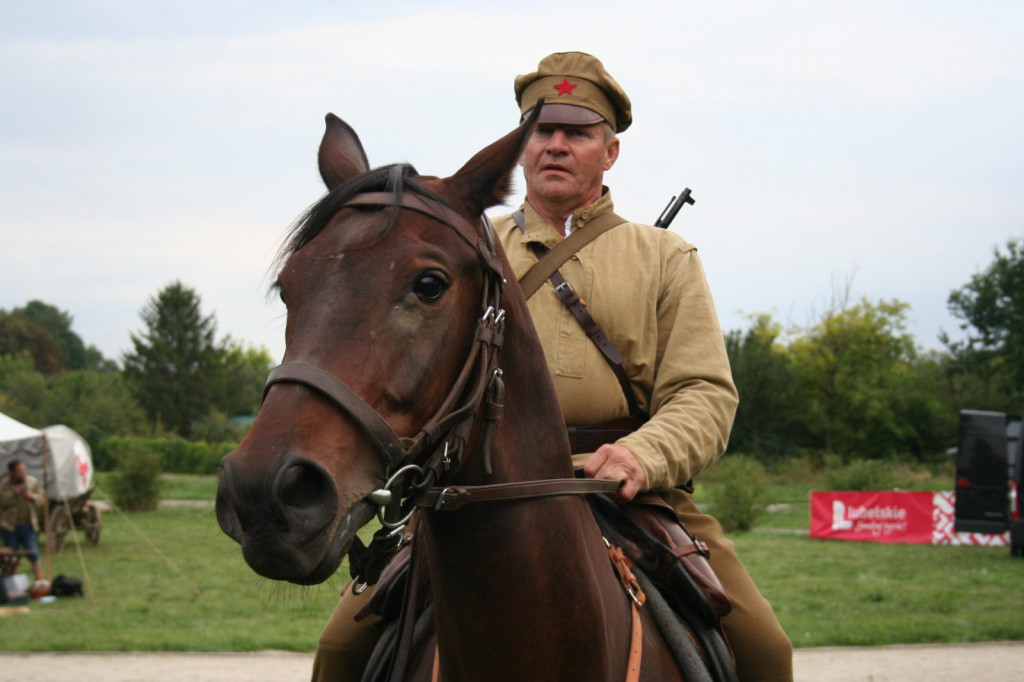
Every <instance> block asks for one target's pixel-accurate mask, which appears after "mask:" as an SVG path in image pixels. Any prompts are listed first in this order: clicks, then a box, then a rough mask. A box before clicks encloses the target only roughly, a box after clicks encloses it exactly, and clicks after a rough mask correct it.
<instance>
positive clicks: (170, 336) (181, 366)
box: [124, 282, 225, 436]
mask: <svg viewBox="0 0 1024 682" xmlns="http://www.w3.org/2000/svg"><path fill="white" fill-rule="evenodd" d="M141 315H142V320H143V322H144V323H145V325H146V329H145V331H143V332H141V333H140V334H132V335H131V339H132V345H133V346H134V350H133V351H132V352H130V353H128V354H126V355H125V356H124V376H125V379H127V380H128V383H129V385H130V386H131V387H132V391H133V393H134V394H135V397H136V398H137V399H138V401H139V403H140V404H141V405H142V408H143V409H144V410H145V411H146V414H147V415H148V416H149V419H150V420H151V421H152V422H154V423H155V424H157V425H159V426H161V427H163V428H167V429H169V430H171V431H173V432H174V433H177V434H178V435H181V436H188V434H189V428H190V427H191V425H192V422H193V421H194V420H196V419H198V418H199V417H201V416H202V415H204V414H206V412H207V411H208V410H209V408H210V405H211V404H212V403H213V402H214V399H215V391H216V390H217V387H219V386H220V381H221V373H222V368H223V361H224V352H225V351H224V348H223V347H222V346H221V345H219V344H217V342H216V340H215V338H214V335H215V332H216V323H215V322H214V319H213V316H212V315H209V316H204V315H203V314H202V311H201V309H200V301H199V296H198V295H197V294H196V293H195V291H193V290H192V289H189V288H188V287H186V286H184V285H183V284H182V283H181V282H174V283H173V284H170V285H168V286H167V287H165V288H163V289H161V290H160V292H159V293H157V295H156V296H155V297H154V298H153V299H151V300H150V302H149V304H148V305H147V306H146V307H145V308H143V310H142V313H141Z"/></svg>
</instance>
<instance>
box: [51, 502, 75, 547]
mask: <svg viewBox="0 0 1024 682" xmlns="http://www.w3.org/2000/svg"><path fill="white" fill-rule="evenodd" d="M69 530H71V520H70V519H69V518H68V510H67V509H66V508H65V507H64V505H63V504H60V505H57V506H56V507H54V508H53V511H52V512H51V513H50V534H51V535H52V536H53V538H52V541H51V547H52V548H53V553H54V554H60V553H61V552H63V551H64V541H65V539H66V538H67V534H68V531H69Z"/></svg>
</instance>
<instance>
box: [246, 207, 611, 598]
mask: <svg viewBox="0 0 1024 682" xmlns="http://www.w3.org/2000/svg"><path fill="white" fill-rule="evenodd" d="M359 207H378V208H383V207H399V208H403V209H408V210H413V211H417V212H418V213H421V214H423V215H426V216H429V217H430V218H433V219H434V220H437V221H439V222H441V223H442V224H444V225H447V226H448V227H450V228H451V229H452V230H454V231H455V233H456V235H458V236H459V238H461V239H462V240H463V241H464V242H466V243H467V244H469V245H470V246H471V247H472V248H473V249H474V250H475V251H476V253H477V256H478V257H479V261H480V264H481V268H482V270H483V273H484V278H483V286H482V292H481V310H482V311H483V312H482V314H481V316H480V318H479V319H478V321H477V328H476V332H475V334H474V341H473V345H472V347H471V349H470V351H469V355H468V356H467V358H466V361H465V363H464V365H463V367H462V370H461V371H460V372H459V375H458V377H457V378H456V380H455V383H454V384H453V385H452V388H451V390H450V391H449V392H448V395H447V397H446V398H445V399H444V400H443V401H442V403H441V406H440V407H439V408H438V410H437V412H436V413H435V414H434V416H433V417H431V418H430V419H428V420H427V421H426V422H425V423H424V424H423V425H422V426H421V427H420V429H419V431H418V432H417V433H416V434H415V435H413V436H411V437H401V436H399V435H398V434H397V433H396V432H395V431H394V429H393V428H391V426H390V425H389V424H388V423H387V421H386V420H385V419H384V417H383V416H381V415H380V413H379V412H377V411H376V410H375V409H374V408H373V407H372V406H371V405H369V404H368V403H367V402H366V401H365V400H363V399H362V398H361V397H360V396H359V395H358V394H357V393H356V392H355V391H353V390H352V389H351V388H349V387H348V386H347V385H346V384H345V383H344V382H342V381H341V380H340V379H338V378H337V377H335V376H333V375H332V374H330V373H329V372H327V371H325V370H323V369H321V368H319V367H316V366H315V365H311V364H307V363H303V362H286V363H283V364H281V365H278V366H277V367H275V368H274V369H273V370H272V371H271V372H270V376H269V377H268V378H267V382H266V385H265V387H264V394H263V395H264V399H266V396H267V394H268V393H269V391H270V389H271V388H273V387H274V386H276V385H278V384H282V383H292V384H300V385H302V386H305V387H307V388H309V389H312V390H314V391H316V392H317V393H319V394H320V395H322V396H324V397H326V398H327V399H328V400H330V401H331V402H332V403H333V404H334V405H335V406H337V407H338V408H340V409H341V410H342V411H343V412H345V413H346V414H347V415H348V416H349V417H351V418H352V419H353V420H354V421H355V422H356V423H358V424H359V425H360V427H362V429H363V430H364V431H365V432H366V433H367V434H368V435H369V437H370V440H371V442H372V443H373V447H374V450H375V451H376V453H377V455H378V456H379V457H380V459H381V461H382V462H383V463H384V469H385V478H386V480H387V482H386V483H385V485H384V487H383V488H381V489H379V490H376V491H374V492H373V493H371V494H370V495H369V496H368V498H367V499H368V500H369V501H371V502H373V503H374V504H377V505H378V507H379V512H378V515H379V518H380V521H381V523H382V524H383V526H384V527H383V528H382V529H381V530H380V531H378V532H377V534H376V535H375V536H374V540H373V543H371V546H370V549H369V550H367V549H365V548H361V549H356V550H354V551H355V552H356V553H359V552H375V553H376V554H377V556H376V558H373V559H368V560H367V561H362V562H359V563H363V564H366V563H371V564H381V568H383V563H386V562H384V561H383V558H384V556H385V555H386V556H388V558H390V554H392V553H393V552H394V551H395V550H397V547H398V544H399V543H400V541H401V538H402V533H403V531H404V528H405V525H406V523H407V522H408V520H409V518H410V517H411V516H412V514H413V512H414V511H415V509H416V508H417V507H426V508H430V509H434V510H436V511H445V510H455V509H459V508H461V507H462V506H463V505H465V504H468V503H470V502H489V501H501V500H510V499H524V498H538V497H549V496H553V495H566V494H583V493H592V492H605V493H607V492H613V491H614V490H617V489H618V486H619V481H599V480H592V479H590V480H587V479H555V480H547V481H529V482H524V483H505V484H497V485H482V486H449V487H443V488H435V487H432V486H434V484H435V483H437V482H439V481H440V479H441V478H442V476H444V474H446V473H448V472H450V471H453V470H455V469H457V468H458V467H459V466H460V465H461V463H462V459H463V454H464V450H465V445H466V442H467V440H468V437H469V435H470V431H471V430H472V428H473V425H474V423H475V421H476V419H477V417H478V416H479V417H480V418H481V419H482V422H483V423H482V425H481V430H480V435H479V438H478V442H479V443H480V444H481V450H482V451H483V454H484V457H485V467H486V470H487V472H488V473H489V472H490V470H491V467H490V447H489V435H490V431H491V428H492V427H493V426H494V424H495V423H496V422H497V421H498V419H499V418H500V416H501V412H502V408H503V403H504V384H503V381H502V378H501V374H502V372H501V369H499V368H498V366H497V361H498V352H499V351H500V349H501V346H502V344H503V342H504V328H505V311H504V310H503V309H502V308H501V291H502V288H503V287H504V285H505V279H504V273H503V269H502V260H501V258H500V257H499V256H498V254H497V249H496V246H495V236H494V229H493V227H492V226H491V224H490V222H489V221H488V220H487V217H486V216H482V217H481V218H482V224H483V230H482V232H483V234H482V235H481V234H479V232H478V230H477V228H476V227H474V226H473V225H472V224H471V223H470V221H469V220H467V219H466V218H465V217H464V216H462V215H461V214H460V213H458V212H457V211H455V210H453V209H451V208H450V207H448V206H446V205H444V204H442V203H440V202H439V201H436V200H435V199H432V198H429V197H426V196H423V195H419V194H414V193H410V192H402V193H396V192H365V193H361V194H356V195H354V196H353V197H351V198H350V199H349V200H348V201H346V202H345V203H344V204H343V205H342V207H341V208H359ZM424 453H430V454H429V455H428V456H427V458H426V460H425V461H423V462H419V461H418V460H420V459H421V458H422V455H423V454H424ZM378 536H379V537H378ZM357 540H358V538H357ZM375 545H378V547H376V548H375ZM360 546H361V543H360ZM355 563H357V562H356V557H353V564H355ZM377 572H378V571H377V569H376V568H372V569H366V568H364V569H360V573H359V577H357V579H356V582H357V583H359V584H361V585H362V586H363V588H364V589H365V586H366V585H370V584H373V583H374V582H376V579H377V577H378V576H377V575H374V574H375V573H377ZM367 573H369V574H368V575H367ZM353 575H354V576H355V575H357V574H356V573H355V572H353Z"/></svg>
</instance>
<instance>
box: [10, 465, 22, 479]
mask: <svg viewBox="0 0 1024 682" xmlns="http://www.w3.org/2000/svg"><path fill="white" fill-rule="evenodd" d="M11 480H12V481H14V482H15V483H21V482H22V481H24V480H25V464H24V463H22V464H18V465H17V466H15V467H14V468H13V469H11Z"/></svg>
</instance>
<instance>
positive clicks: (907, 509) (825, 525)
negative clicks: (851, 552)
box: [811, 492, 934, 544]
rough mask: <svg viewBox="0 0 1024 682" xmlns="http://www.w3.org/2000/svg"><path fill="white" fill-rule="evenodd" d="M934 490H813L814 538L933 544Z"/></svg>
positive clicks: (812, 529)
mask: <svg viewBox="0 0 1024 682" xmlns="http://www.w3.org/2000/svg"><path fill="white" fill-rule="evenodd" d="M933 498H934V493H929V492H899V493H897V492H812V493H811V537H812V538H825V539H831V540H857V541H861V542H908V543H921V544H931V543H932V508H933V506H934V503H933Z"/></svg>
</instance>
